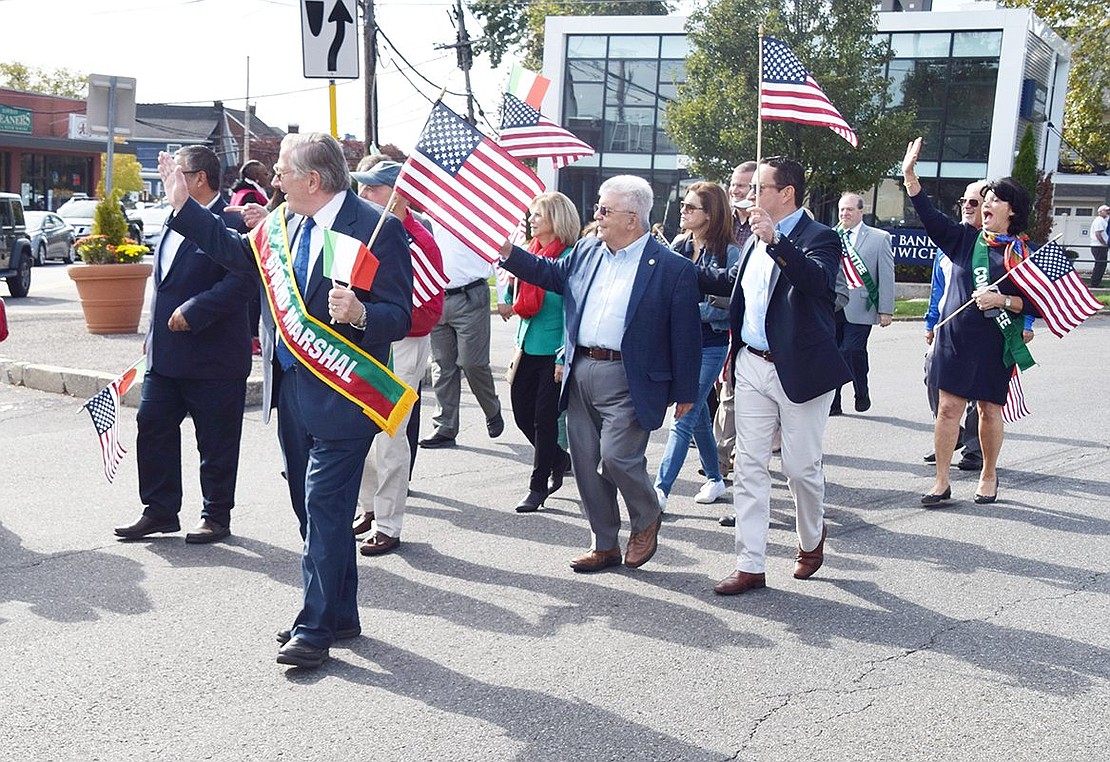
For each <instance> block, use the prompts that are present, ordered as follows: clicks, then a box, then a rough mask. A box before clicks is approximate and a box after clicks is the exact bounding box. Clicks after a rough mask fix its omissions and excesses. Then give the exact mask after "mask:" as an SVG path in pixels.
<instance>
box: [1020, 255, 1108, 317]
mask: <svg viewBox="0 0 1110 762" xmlns="http://www.w3.org/2000/svg"><path fill="white" fill-rule="evenodd" d="M1010 280H1012V281H1013V282H1014V283H1015V284H1016V285H1017V286H1018V288H1020V289H1021V292H1022V293H1023V294H1025V296H1026V298H1028V299H1029V300H1030V301H1031V302H1033V304H1035V305H1036V306H1037V309H1039V310H1040V312H1041V316H1042V317H1043V318H1044V321H1045V323H1047V324H1048V328H1049V330H1050V331H1052V332H1053V333H1054V334H1056V335H1057V336H1063V335H1064V334H1066V333H1068V332H1069V331H1070V330H1071V329H1073V328H1075V327H1076V326H1078V325H1079V324H1080V323H1082V322H1083V321H1084V320H1086V319H1087V318H1089V317H1090V316H1091V315H1093V314H1095V313H1096V312H1098V311H1099V310H1100V309H1102V304H1100V303H1099V301H1098V300H1097V299H1095V297H1094V296H1093V295H1092V294H1091V292H1090V290H1089V289H1088V288H1087V286H1085V285H1084V284H1083V281H1081V280H1080V279H1079V275H1077V274H1076V272H1075V268H1074V267H1072V264H1071V260H1070V259H1068V255H1067V254H1065V253H1064V250H1063V249H1062V248H1061V247H1060V244H1058V243H1056V242H1055V241H1049V242H1048V243H1046V244H1045V245H1044V246H1042V247H1041V248H1040V249H1038V250H1037V251H1035V252H1033V253H1032V254H1031V255H1030V256H1029V257H1027V258H1026V259H1025V260H1023V261H1022V262H1021V263H1019V264H1018V265H1017V266H1015V267H1014V268H1013V269H1012V270H1010Z"/></svg>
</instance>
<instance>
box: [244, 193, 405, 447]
mask: <svg viewBox="0 0 1110 762" xmlns="http://www.w3.org/2000/svg"><path fill="white" fill-rule="evenodd" d="M250 239H251V247H252V248H253V249H254V257H255V262H256V263H257V265H258V271H259V272H260V273H261V274H262V285H263V287H264V288H265V291H266V300H267V302H268V303H269V305H270V312H271V314H272V315H273V316H274V325H276V326H277V329H278V333H279V334H280V338H281V340H282V341H284V342H285V345H286V346H287V347H288V348H289V350H290V351H291V352H292V353H293V355H294V356H295V357H296V358H297V360H299V361H300V362H301V363H302V364H303V365H304V366H305V367H306V368H308V369H309V370H310V371H312V373H313V374H315V375H316V377H317V378H319V379H320V380H321V381H323V382H324V383H325V384H327V385H328V386H330V387H331V388H332V389H334V390H335V391H337V392H338V393H339V394H342V395H343V396H344V397H346V398H347V399H349V400H350V401H351V402H353V403H355V404H356V405H358V406H359V408H361V410H362V412H363V413H365V414H366V415H367V416H369V417H370V419H371V420H372V421H374V423H376V424H377V425H378V426H380V427H381V429H382V431H384V432H386V433H387V434H389V435H390V436H393V434H394V433H395V432H396V431H397V428H398V427H399V426H400V425H401V423H402V421H404V419H405V416H406V415H408V412H409V410H410V409H411V408H412V406H413V404H415V403H416V392H414V391H413V390H412V389H411V388H410V387H409V386H408V385H406V384H405V383H404V382H403V381H401V380H400V379H399V378H397V377H396V376H395V375H393V373H391V372H390V370H389V368H387V367H386V366H384V365H382V364H381V363H380V362H378V361H377V360H376V359H374V358H373V357H371V356H370V355H369V354H367V353H366V351H365V350H363V349H362V348H361V347H359V346H357V345H355V344H352V343H351V342H350V341H348V340H347V339H346V338H344V337H343V336H341V335H340V334H338V333H336V331H335V330H334V329H332V328H330V327H329V326H328V325H327V324H325V323H322V322H320V321H319V320H317V319H316V318H314V317H313V316H312V315H310V314H309V312H308V310H307V309H306V308H305V304H304V299H303V298H302V297H301V292H300V290H299V289H298V288H297V285H296V283H297V281H296V279H295V278H294V276H293V262H292V260H291V258H290V256H289V231H288V229H287V228H286V226H285V205H284V204H282V205H281V206H280V207H278V208H277V209H275V210H274V211H273V212H270V214H269V215H268V216H267V217H266V219H265V220H264V221H263V223H262V224H261V225H258V226H257V227H256V228H255V229H254V231H253V232H252V233H251V236H250Z"/></svg>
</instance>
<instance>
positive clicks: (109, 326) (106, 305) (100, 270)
mask: <svg viewBox="0 0 1110 762" xmlns="http://www.w3.org/2000/svg"><path fill="white" fill-rule="evenodd" d="M153 271H154V266H153V265H150V264H147V263H146V262H136V263H133V264H111V265H86V264H80V265H70V266H69V268H68V272H69V277H70V278H72V279H73V282H74V283H76V284H77V294H78V296H80V297H81V310H82V311H83V312H84V313H85V323H86V325H87V326H88V329H89V333H95V334H108V333H137V332H138V330H139V319H140V318H141V317H142V314H143V304H144V302H145V297H146V279H147V278H149V277H150V274H151V273H152V272H153Z"/></svg>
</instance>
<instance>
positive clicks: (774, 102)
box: [759, 37, 859, 148]
mask: <svg viewBox="0 0 1110 762" xmlns="http://www.w3.org/2000/svg"><path fill="white" fill-rule="evenodd" d="M762 57H763V71H762V72H760V83H759V96H760V97H759V116H760V117H761V118H763V119H772V120H779V121H784V122H801V123H802V124H815V125H818V126H819V127H828V128H829V129H830V130H832V131H833V132H835V133H836V134H837V135H839V136H840V137H842V138H844V139H845V140H847V141H848V142H849V143H851V144H852V147H853V148H855V147H858V146H859V140H858V139H857V138H856V133H855V131H854V130H853V129H852V128H851V127H849V126H848V123H847V122H846V121H844V117H842V116H841V115H840V112H839V111H837V110H836V107H835V106H833V105H832V102H830V101H829V98H828V96H827V95H825V92H824V90H822V89H821V87H820V86H819V85H818V84H817V81H816V80H815V79H814V78H813V77H812V76H811V75H810V73H809V72H808V71H806V67H804V66H802V62H801V61H799V60H798V57H797V56H795V55H794V54H793V53H792V52H791V51H790V48H788V47H786V46H785V45H783V44H782V43H781V42H779V41H778V40H776V39H775V38H774V37H764V38H763V52H762Z"/></svg>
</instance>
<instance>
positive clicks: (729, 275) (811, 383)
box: [698, 215, 852, 403]
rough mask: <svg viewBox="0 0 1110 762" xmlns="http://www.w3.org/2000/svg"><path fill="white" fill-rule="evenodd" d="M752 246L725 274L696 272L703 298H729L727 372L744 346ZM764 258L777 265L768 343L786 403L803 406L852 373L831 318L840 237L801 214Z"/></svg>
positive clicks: (710, 270)
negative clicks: (746, 272) (746, 275)
mask: <svg viewBox="0 0 1110 762" xmlns="http://www.w3.org/2000/svg"><path fill="white" fill-rule="evenodd" d="M754 244H755V237H754V236H753V237H752V238H749V239H748V242H747V243H746V244H745V245H744V251H743V252H742V253H741V255H740V261H739V262H738V263H737V264H736V266H734V267H733V268H731V269H730V270H727V271H726V270H720V269H716V268H712V267H707V266H703V267H699V268H698V281H699V284H700V285H701V287H702V288H703V289H704V290H705V292H706V293H709V294H719V295H721V296H727V295H729V294H731V296H732V299H731V303H730V305H729V329H730V330H731V331H732V351H731V353H730V355H729V367H730V368H731V367H733V363H734V362H735V359H736V352H737V351H738V350H739V349H740V348H741V347H742V346H744V343H743V341H742V340H741V338H740V326H741V325H742V323H743V319H744V306H745V302H744V289H743V288H742V286H741V282H742V280H743V277H744V270H745V268H746V267H747V265H748V261H749V259H750V258H751V256H752V255H753V253H754ZM767 253H768V254H769V255H770V256H771V257H773V258H774V260H775V264H776V265H778V266H777V267H776V268H775V269H774V271H773V273H772V275H771V299H770V301H769V303H768V305H767V320H766V322H765V323H764V328H765V330H766V331H767V343H768V344H769V345H770V348H771V356H772V357H773V358H774V362H775V370H777V371H778V375H779V381H780V382H781V383H782V388H783V391H785V392H786V396H787V397H789V398H790V400H791V402H795V403H801V402H808V401H809V400H811V399H813V398H814V397H819V396H820V395H822V394H824V393H825V392H828V391H832V390H833V389H836V388H839V387H841V386H843V385H844V384H846V383H848V382H849V381H851V380H852V372H851V371H850V370H849V369H848V366H847V364H846V363H845V362H844V359H843V358H842V357H841V356H840V350H839V349H837V346H836V323H835V321H834V319H833V311H834V307H835V303H836V278H837V273H838V272H839V270H840V238H839V237H838V236H837V235H836V233H834V232H833V231H832V229H830V228H828V227H826V226H825V225H822V224H821V223H819V222H814V221H813V220H811V219H810V218H809V217H808V216H806V215H802V218H801V219H800V220H799V221H798V224H797V225H795V226H794V229H793V230H792V231H790V235H788V236H783V237H782V240H781V241H780V242H779V244H778V246H775V247H773V248H768V249H767ZM761 362H762V361H761Z"/></svg>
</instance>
